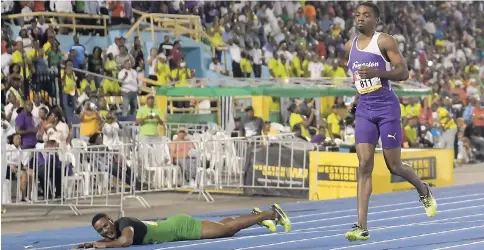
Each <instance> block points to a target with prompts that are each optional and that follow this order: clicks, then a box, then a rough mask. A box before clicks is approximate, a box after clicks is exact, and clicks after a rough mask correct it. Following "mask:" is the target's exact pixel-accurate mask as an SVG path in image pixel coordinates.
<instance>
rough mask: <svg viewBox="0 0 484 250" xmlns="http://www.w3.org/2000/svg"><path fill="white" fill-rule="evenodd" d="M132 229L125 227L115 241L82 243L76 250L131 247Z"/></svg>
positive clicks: (104, 240) (105, 240)
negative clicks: (83, 249) (81, 249)
mask: <svg viewBox="0 0 484 250" xmlns="http://www.w3.org/2000/svg"><path fill="white" fill-rule="evenodd" d="M133 235H134V229H133V228H132V227H125V228H124V229H123V231H122V232H121V236H120V237H119V238H117V239H116V240H111V239H107V238H105V239H102V240H99V241H96V242H92V243H84V244H81V245H79V246H77V248H78V249H79V248H92V247H94V248H117V247H129V246H131V245H133Z"/></svg>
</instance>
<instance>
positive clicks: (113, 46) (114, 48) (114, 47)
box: [106, 43, 119, 57]
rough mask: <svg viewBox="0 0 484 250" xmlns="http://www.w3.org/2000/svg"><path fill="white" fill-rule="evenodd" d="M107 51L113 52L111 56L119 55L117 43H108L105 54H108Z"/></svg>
mask: <svg viewBox="0 0 484 250" xmlns="http://www.w3.org/2000/svg"><path fill="white" fill-rule="evenodd" d="M109 53H111V54H113V57H116V56H117V55H119V48H118V45H116V44H115V43H113V44H111V45H109V47H108V50H107V51H106V55H109Z"/></svg>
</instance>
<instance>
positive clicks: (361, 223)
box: [345, 107, 379, 241]
mask: <svg viewBox="0 0 484 250" xmlns="http://www.w3.org/2000/svg"><path fill="white" fill-rule="evenodd" d="M362 113H363V110H361V107H360V110H357V114H356V121H355V140H356V154H357V156H358V162H359V166H358V185H357V206H358V224H357V225H356V227H355V228H354V229H353V230H351V231H349V232H347V233H346V235H345V236H346V238H347V239H348V240H351V241H352V240H366V239H368V238H369V234H368V231H367V217H368V203H369V201H370V195H371V192H372V176H371V175H372V172H373V165H374V155H375V146H376V144H377V142H378V137H379V130H378V127H377V125H376V124H375V123H373V122H372V121H371V120H370V119H369V115H365V114H362Z"/></svg>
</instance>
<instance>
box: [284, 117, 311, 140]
mask: <svg viewBox="0 0 484 250" xmlns="http://www.w3.org/2000/svg"><path fill="white" fill-rule="evenodd" d="M302 122H304V119H303V118H302V116H301V115H300V114H297V113H291V115H290V116H289V126H290V127H291V130H294V126H295V125H297V124H301V135H302V136H304V137H306V138H310V135H309V131H308V130H307V129H306V126H304V125H303V124H302Z"/></svg>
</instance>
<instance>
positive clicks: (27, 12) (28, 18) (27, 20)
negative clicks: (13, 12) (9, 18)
mask: <svg viewBox="0 0 484 250" xmlns="http://www.w3.org/2000/svg"><path fill="white" fill-rule="evenodd" d="M29 13H32V10H31V9H30V8H29V6H25V7H23V8H22V14H29ZM30 20H32V17H31V16H27V17H24V21H25V22H30Z"/></svg>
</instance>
